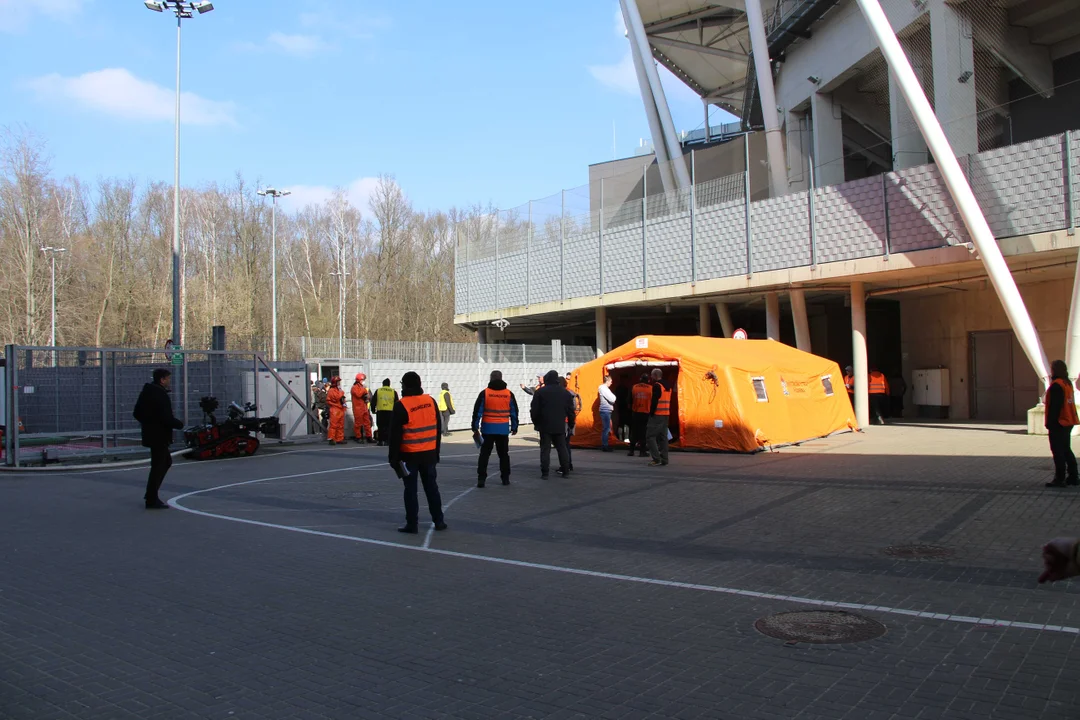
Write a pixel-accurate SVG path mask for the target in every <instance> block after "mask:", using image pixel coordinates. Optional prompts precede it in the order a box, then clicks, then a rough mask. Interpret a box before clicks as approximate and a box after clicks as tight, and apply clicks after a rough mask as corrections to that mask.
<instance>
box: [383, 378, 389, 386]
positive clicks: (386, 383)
mask: <svg viewBox="0 0 1080 720" xmlns="http://www.w3.org/2000/svg"><path fill="white" fill-rule="evenodd" d="M382 384H383V386H385V387H390V378H383V381H382Z"/></svg>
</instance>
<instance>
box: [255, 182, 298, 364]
mask: <svg viewBox="0 0 1080 720" xmlns="http://www.w3.org/2000/svg"><path fill="white" fill-rule="evenodd" d="M255 194H256V195H262V196H263V197H270V198H273V199H274V204H273V205H272V206H271V208H270V295H271V305H270V308H271V310H270V316H271V319H270V324H271V325H272V326H273V329H272V331H271V332H272V335H273V337H272V338H271V342H272V343H273V345H274V347H273V349H272V351H271V353H270V359H271V360H275V361H276V360H277V200H278V198H279V197H285V196H286V195H291V194H292V191H291V190H278V189H277V188H272V187H268V188H263V189H262V190H256V191H255Z"/></svg>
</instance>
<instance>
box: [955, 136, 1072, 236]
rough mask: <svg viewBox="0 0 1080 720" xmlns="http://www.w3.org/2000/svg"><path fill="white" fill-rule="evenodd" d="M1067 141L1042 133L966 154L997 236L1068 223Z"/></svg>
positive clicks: (965, 164) (973, 182)
mask: <svg viewBox="0 0 1080 720" xmlns="http://www.w3.org/2000/svg"><path fill="white" fill-rule="evenodd" d="M1063 142H1064V138H1063V136H1058V137H1048V138H1040V139H1039V140H1034V141H1032V142H1030V143H1025V144H1024V145H1011V146H1008V147H1003V148H999V149H997V150H990V151H987V152H984V153H979V154H978V155H976V156H974V157H972V158H970V160H968V159H967V158H964V159H962V160H961V163H960V165H961V167H964V168H965V170H968V169H970V170H969V173H968V179H969V181H970V182H971V187H972V190H974V191H975V197H976V199H977V200H978V201H979V207H981V208H982V210H983V214H984V215H985V216H986V221H987V223H989V225H990V230H991V231H993V233H994V236H995V237H1012V236H1015V235H1028V234H1031V233H1037V232H1044V231H1046V230H1053V229H1054V228H1060V227H1063V226H1064V225H1065V199H1066V198H1065V178H1064V176H1063V175H1062V168H1063V167H1064V157H1063V156H1064V147H1065V146H1064V144H1063ZM965 161H967V162H965Z"/></svg>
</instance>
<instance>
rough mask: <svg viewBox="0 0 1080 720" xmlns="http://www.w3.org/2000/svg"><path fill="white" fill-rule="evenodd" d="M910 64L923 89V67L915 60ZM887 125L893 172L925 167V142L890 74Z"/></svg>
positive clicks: (924, 84) (897, 85)
mask: <svg viewBox="0 0 1080 720" xmlns="http://www.w3.org/2000/svg"><path fill="white" fill-rule="evenodd" d="M909 55H910V53H909ZM911 64H912V67H913V68H914V70H915V74H916V75H917V76H919V82H920V83H921V84H922V86H923V87H924V88H925V87H926V82H925V79H924V77H923V76H922V71H923V67H922V66H920V65H919V64H918V63H917V61H916V60H915V58H911ZM889 125H890V126H891V129H892V153H893V170H903V169H904V168H909V167H917V166H919V165H925V164H926V163H927V158H928V157H929V153H928V152H927V149H926V140H924V139H923V136H922V133H921V132H920V131H919V126H918V125H917V124H916V123H915V117H914V116H913V115H912V114H911V108H909V107H908V104H907V101H906V100H904V96H903V94H902V93H901V92H900V85H899V84H898V83H897V82H896V76H894V75H893V74H892V73H891V72H890V73H889Z"/></svg>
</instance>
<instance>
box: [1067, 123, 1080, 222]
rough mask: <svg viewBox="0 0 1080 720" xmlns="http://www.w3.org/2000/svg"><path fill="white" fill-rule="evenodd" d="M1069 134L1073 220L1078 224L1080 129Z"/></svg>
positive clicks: (1079, 210)
mask: <svg viewBox="0 0 1080 720" xmlns="http://www.w3.org/2000/svg"><path fill="white" fill-rule="evenodd" d="M1069 135H1070V137H1071V142H1072V173H1071V174H1072V195H1071V196H1070V198H1071V199H1072V206H1073V218H1072V221H1073V225H1074V226H1077V225H1080V218H1078V217H1076V213H1080V131H1076V130H1073V131H1072V132H1071V133H1069Z"/></svg>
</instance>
